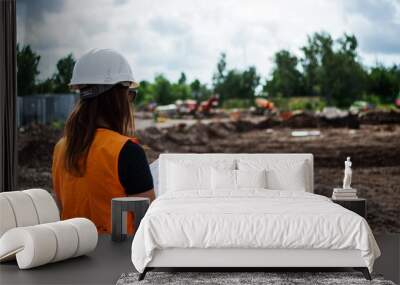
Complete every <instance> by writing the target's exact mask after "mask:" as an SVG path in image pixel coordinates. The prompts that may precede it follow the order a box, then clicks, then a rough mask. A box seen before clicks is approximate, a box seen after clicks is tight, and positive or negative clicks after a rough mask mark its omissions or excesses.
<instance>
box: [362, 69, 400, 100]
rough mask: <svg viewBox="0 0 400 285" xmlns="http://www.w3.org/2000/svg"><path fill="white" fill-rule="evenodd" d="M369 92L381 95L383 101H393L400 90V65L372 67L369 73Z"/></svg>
mask: <svg viewBox="0 0 400 285" xmlns="http://www.w3.org/2000/svg"><path fill="white" fill-rule="evenodd" d="M367 88H368V93H369V94H373V95H377V96H379V98H380V100H381V102H383V103H393V102H394V100H395V99H396V97H397V95H398V94H399V92H400V66H396V65H393V66H392V67H389V68H387V67H384V66H382V65H378V66H376V67H373V68H371V70H370V71H369V74H368V87H367Z"/></svg>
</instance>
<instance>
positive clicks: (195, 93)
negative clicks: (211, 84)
mask: <svg viewBox="0 0 400 285" xmlns="http://www.w3.org/2000/svg"><path fill="white" fill-rule="evenodd" d="M190 89H191V92H192V97H193V98H194V99H195V100H197V101H204V100H207V99H208V98H209V97H210V96H211V94H212V91H211V90H210V89H209V88H208V87H207V85H206V84H202V83H201V82H200V80H198V79H195V80H193V82H192V83H190Z"/></svg>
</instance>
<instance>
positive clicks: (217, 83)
mask: <svg viewBox="0 0 400 285" xmlns="http://www.w3.org/2000/svg"><path fill="white" fill-rule="evenodd" d="M225 76H226V54H225V53H221V56H220V58H219V60H218V63H217V71H216V72H215V73H214V75H213V78H212V81H213V87H214V92H215V93H218V94H220V95H221V100H223V98H222V97H223V95H222V93H224V92H223V90H222V89H223V86H222V85H223V83H224V80H225Z"/></svg>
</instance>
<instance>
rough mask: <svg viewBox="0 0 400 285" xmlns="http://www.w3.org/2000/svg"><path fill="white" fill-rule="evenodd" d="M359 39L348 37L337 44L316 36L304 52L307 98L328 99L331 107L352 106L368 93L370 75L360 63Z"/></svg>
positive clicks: (309, 39)
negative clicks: (318, 97)
mask: <svg viewBox="0 0 400 285" xmlns="http://www.w3.org/2000/svg"><path fill="white" fill-rule="evenodd" d="M357 46H358V43H357V39H356V37H355V36H353V35H347V34H345V35H344V36H343V37H342V38H339V39H337V40H336V41H334V40H333V39H332V37H331V36H330V35H329V34H326V33H315V34H314V35H313V36H312V37H309V38H308V42H307V45H306V46H304V47H303V48H302V51H303V54H304V58H303V59H302V65H303V70H304V85H305V89H306V94H309V95H318V96H322V97H324V98H325V99H326V100H327V102H328V103H329V104H334V105H338V106H340V107H347V106H349V105H350V104H351V103H352V102H353V101H354V100H356V99H358V98H360V97H361V96H362V94H363V93H364V92H365V83H366V72H365V70H364V68H363V66H362V65H361V64H360V63H359V62H358V59H357Z"/></svg>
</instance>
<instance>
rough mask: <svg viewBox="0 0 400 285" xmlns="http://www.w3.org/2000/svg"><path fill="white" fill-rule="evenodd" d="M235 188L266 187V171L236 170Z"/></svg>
mask: <svg viewBox="0 0 400 285" xmlns="http://www.w3.org/2000/svg"><path fill="white" fill-rule="evenodd" d="M236 183H237V188H239V189H240V188H267V171H266V170H265V169H261V170H236Z"/></svg>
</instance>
